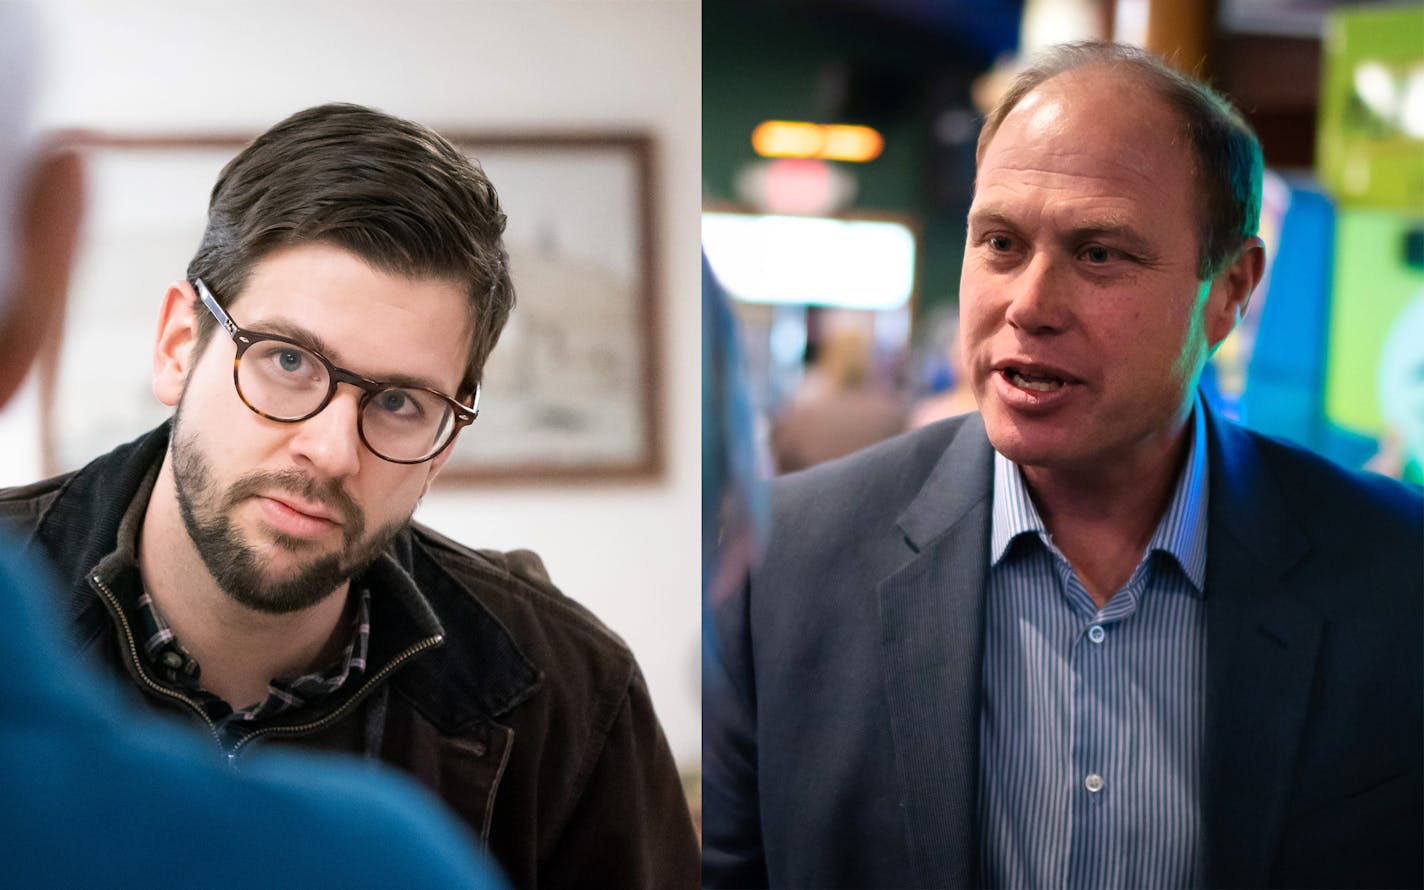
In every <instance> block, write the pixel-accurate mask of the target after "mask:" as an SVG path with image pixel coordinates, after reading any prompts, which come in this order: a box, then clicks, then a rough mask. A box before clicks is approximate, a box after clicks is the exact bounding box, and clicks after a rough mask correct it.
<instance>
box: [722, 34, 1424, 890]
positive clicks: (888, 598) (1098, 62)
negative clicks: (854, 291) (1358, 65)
mask: <svg viewBox="0 0 1424 890" xmlns="http://www.w3.org/2000/svg"><path fill="white" fill-rule="evenodd" d="M1261 169H1262V162H1261V152H1260V148H1259V145H1258V143H1257V140H1256V138H1255V136H1254V134H1253V133H1252V132H1251V130H1250V128H1249V126H1248V125H1247V124H1246V123H1245V122H1244V121H1243V120H1242V118H1241V117H1240V115H1239V114H1238V113H1237V112H1236V111H1235V110H1234V109H1233V108H1231V106H1230V105H1229V104H1228V103H1226V102H1225V101H1224V100H1223V99H1222V98H1221V97H1219V96H1218V95H1216V94H1215V93H1213V92H1212V91H1211V90H1210V89H1209V88H1207V87H1205V86H1203V85H1201V84H1200V83H1197V82H1195V81H1193V80H1191V79H1189V78H1186V77H1183V76H1182V75H1180V74H1179V73H1177V72H1175V71H1173V70H1172V69H1170V68H1168V67H1167V66H1165V65H1164V64H1162V63H1161V62H1160V61H1159V60H1158V59H1156V58H1153V57H1152V56H1150V55H1148V54H1146V53H1144V52H1141V51H1139V50H1136V49H1132V48H1127V47H1121V46H1116V45H1111V44H1098V43H1094V44H1080V45H1071V46H1063V47H1058V48H1055V49H1054V50H1052V51H1050V52H1049V53H1047V54H1046V55H1045V56H1043V57H1042V58H1041V59H1039V60H1038V61H1037V62H1036V63H1035V64H1033V65H1032V66H1031V67H1030V68H1028V69H1027V70H1026V71H1025V72H1024V73H1023V74H1021V75H1020V76H1019V77H1018V78H1017V80H1016V81H1015V82H1014V84H1013V85H1012V86H1011V88H1010V89H1009V91H1008V92H1007V94H1006V95H1005V96H1004V98H1003V99H1002V100H1001V102H1000V103H999V105H998V106H997V107H996V108H995V109H994V111H993V112H992V113H991V114H990V115H989V118H988V120H987V122H986V124H985V126H984V129H983V131H982V134H981V137H980V142H979V151H978V171H977V177H976V182H975V194H974V200H973V204H972V206H971V209H970V212H969V220H968V239H967V244H966V249H965V257H964V266H963V272H962V280H961V287H960V294H961V306H960V309H961V320H962V345H963V352H964V356H965V358H966V361H967V365H968V373H969V377H970V379H971V382H972V386H973V389H974V393H975V397H976V400H977V403H978V406H979V411H978V412H976V413H972V414H969V415H965V416H963V417H960V418H956V419H951V420H947V421H943V422H941V423H939V424H935V425H933V426H930V427H927V428H925V429H923V430H921V431H918V432H916V433H913V434H910V435H907V436H904V437H901V438H899V439H896V440H892V441H891V442H889V443H886V444H883V445H880V446H876V447H874V448H871V449H869V450H866V451H863V452H860V453H859V454H857V455H853V456H851V457H849V458H847V459H845V460H842V461H838V462H835V463H832V464H829V465H826V466H824V467H821V468H817V469H814V470H811V471H808V472H806V473H803V474H799V475H793V476H791V477H788V478H786V479H784V480H781V481H779V482H778V483H776V484H775V485H774V486H773V489H772V500H773V526H772V532H771V539H770V543H769V547H768V552H767V555H766V557H765V560H764V562H763V564H762V566H761V567H760V568H759V569H756V570H754V571H753V572H752V575H751V578H750V580H749V582H748V584H747V585H746V586H745V587H744V588H743V590H742V591H741V593H740V595H739V596H737V597H733V598H731V599H730V600H729V601H727V602H725V603H722V604H720V605H719V607H718V609H717V612H716V616H715V622H716V625H715V626H716V640H717V641H718V644H719V647H720V648H719V650H718V655H719V661H718V662H717V669H716V670H715V671H714V673H713V674H712V676H710V677H709V681H708V690H707V714H706V748H705V752H706V760H707V763H706V780H705V788H704V807H705V830H706V835H705V838H706V847H705V858H704V877H705V879H706V881H707V883H708V884H709V885H712V886H768V885H770V886H785V887H803V886H817V887H911V886H914V887H950V886H978V885H984V886H1014V887H1070V886H1071V887H1196V886H1232V887H1246V886H1293V887H1298V886H1419V885H1420V883H1421V878H1424V874H1421V843H1420V838H1421V837H1424V820H1421V757H1424V754H1422V753H1421V752H1424V734H1421V702H1424V690H1421V678H1424V657H1422V656H1421V650H1424V646H1421V641H1420V628H1421V626H1424V615H1421V602H1424V591H1422V590H1421V577H1420V567H1421V564H1424V523H1422V522H1421V520H1422V519H1424V507H1421V498H1420V494H1419V492H1418V491H1417V490H1416V489H1412V488H1408V487H1406V486H1404V485H1401V484H1398V483H1395V482H1392V481H1390V480H1386V479H1384V478H1381V477H1374V476H1367V475H1362V474H1357V473H1352V472H1348V471H1346V470H1344V469H1341V468H1339V467H1337V466H1334V465H1332V464H1330V463H1328V462H1326V461H1324V460H1322V459H1320V458H1318V457H1316V456H1314V455H1312V454H1310V453H1308V452H1305V451H1302V450H1300V449H1297V448H1294V447H1292V446H1290V445H1287V444H1284V443H1282V442H1278V441H1275V440H1271V439H1268V438H1265V437H1262V436H1259V435H1256V434H1254V433H1251V432H1248V431H1246V430H1244V429H1242V428H1240V427H1237V426H1235V425H1233V424H1231V423H1229V422H1227V421H1225V420H1223V419H1222V418H1221V417H1220V416H1218V415H1217V414H1216V413H1215V412H1213V411H1212V409H1211V408H1210V407H1209V406H1207V405H1206V404H1205V403H1204V402H1203V401H1202V399H1201V397H1200V396H1199V395H1198V390H1197V383H1198V380H1199V378H1200V375H1201V371H1202V367H1203V365H1204V363H1205V362H1206V360H1207V358H1208V357H1209V356H1210V354H1211V352H1212V350H1214V349H1215V348H1216V347H1217V346H1218V345H1219V344H1220V343H1221V341H1222V340H1223V339H1224V338H1225V337H1226V336H1227V335H1228V334H1229V333H1230V332H1231V330H1232V328H1233V327H1234V325H1235V324H1236V323H1237V321H1238V320H1239V318H1240V317H1241V314H1242V312H1243V311H1244V309H1245V307H1246V303H1247V300H1248V299H1249V298H1250V295H1251V292H1252V290H1253V288H1254V287H1255V286H1256V284H1257V283H1258V282H1259V280H1260V278H1261V274H1262V268H1263V264H1264V257H1263V248H1262V243H1261V241H1260V239H1259V238H1257V237H1256V227H1257V221H1258V216H1259V210H1260V188H1261Z"/></svg>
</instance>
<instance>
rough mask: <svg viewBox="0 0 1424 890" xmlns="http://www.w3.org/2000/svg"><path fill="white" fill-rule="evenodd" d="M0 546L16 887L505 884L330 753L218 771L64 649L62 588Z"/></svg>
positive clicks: (393, 791) (429, 808)
mask: <svg viewBox="0 0 1424 890" xmlns="http://www.w3.org/2000/svg"><path fill="white" fill-rule="evenodd" d="M18 553H19V551H18V548H17V547H14V546H11V542H10V540H9V539H8V538H7V537H5V536H3V535H0V651H3V652H4V653H5V654H6V658H7V661H8V664H7V667H6V669H5V670H4V671H3V672H0V788H3V789H4V808H3V810H2V811H0V856H3V858H4V861H5V866H4V879H3V881H0V883H3V884H4V885H5V886H7V887H151V886H154V885H155V884H164V883H168V884H173V885H175V886H179V887H212V888H226V887H231V888H234V890H236V888H244V890H246V888H251V887H263V888H277V887H290V888H302V890H310V888H313V887H370V888H386V887H471V888H490V890H496V888H503V887H505V886H506V885H505V883H504V881H503V880H501V879H500V878H499V877H498V875H497V874H496V873H495V872H494V871H493V870H492V868H491V867H489V866H486V865H484V864H482V863H481V862H480V861H477V859H476V854H475V849H474V848H475V844H476V843H477V841H476V840H475V839H473V838H471V837H469V836H467V835H465V834H464V833H463V832H462V831H461V830H460V829H458V828H457V827H456V826H455V823H454V822H453V821H451V818H450V817H447V816H446V815H445V813H444V810H443V808H442V807H441V805H440V804H439V803H438V802H437V801H436V800H435V799H433V798H432V797H430V796H429V795H428V794H426V793H425V792H423V791H421V790H419V789H418V788H416V786H415V785H414V784H413V783H411V782H410V781H408V780H406V779H403V778H398V777H397V776H396V775H395V774H394V773H391V772H388V771H387V770H386V769H385V768H383V767H379V766H376V765H374V764H365V763H362V762H360V761H356V760H351V761H349V762H348V761H345V760H341V761H338V760H337V758H335V757H333V756H331V755H314V754H312V755H308V754H296V753H285V752H284V753H277V752H263V753H260V754H255V755H254V756H253V757H252V758H251V759H250V760H246V761H244V763H243V766H242V769H241V770H240V771H237V770H233V769H231V768H229V767H227V766H224V765H221V764H219V763H218V761H217V760H216V759H215V757H214V756H213V750H212V747H211V745H210V744H206V743H204V742H203V741H202V740H200V739H199V738H198V737H197V736H195V735H192V734H191V732H190V731H189V730H188V729H187V728H186V727H181V726H179V725H177V724H172V723H170V722H169V721H168V720H164V719H160V718H158V717H156V716H153V715H151V714H149V713H147V712H144V711H140V710H138V709H136V708H135V707H134V706H133V705H132V704H131V703H130V702H129V701H127V700H120V698H119V693H118V690H117V689H116V688H114V687H113V686H112V685H111V684H110V682H109V680H108V679H107V678H104V677H101V676H99V675H98V674H97V673H91V672H90V670H89V669H88V667H87V666H85V665H82V664H78V663H76V661H75V659H74V656H73V655H72V654H71V653H70V650H69V647H67V646H64V645H62V644H61V640H62V637H61V631H60V624H59V621H58V620H57V618H56V616H54V615H52V614H51V613H50V606H51V602H52V601H53V599H54V597H52V596H50V595H46V590H47V588H48V587H49V586H50V585H51V583H52V579H51V578H50V576H49V574H48V573H47V572H45V571H44V570H43V569H41V568H40V567H38V566H36V565H34V564H32V563H29V562H28V561H26V560H24V559H22V558H21V557H20V556H19V555H18Z"/></svg>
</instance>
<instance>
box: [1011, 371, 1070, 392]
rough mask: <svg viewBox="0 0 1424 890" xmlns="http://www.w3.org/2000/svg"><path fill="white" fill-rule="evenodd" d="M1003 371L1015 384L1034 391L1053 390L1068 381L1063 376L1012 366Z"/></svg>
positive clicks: (1020, 387)
mask: <svg viewBox="0 0 1424 890" xmlns="http://www.w3.org/2000/svg"><path fill="white" fill-rule="evenodd" d="M1001 373H1002V374H1003V375H1004V378H1005V379H1006V380H1008V381H1009V382H1010V383H1012V384H1013V385H1014V386H1017V387H1018V388H1019V389H1027V390H1030V391H1032V392H1053V391H1055V390H1059V389H1062V388H1063V387H1064V385H1066V384H1067V383H1068V381H1066V380H1064V379H1063V378H1062V377H1056V376H1054V375H1052V374H1042V373H1039V374H1031V373H1029V372H1027V371H1023V370H1020V369H1019V368H1015V367H1012V366H1010V367H1007V368H1004V369H1003V371H1002V372H1001Z"/></svg>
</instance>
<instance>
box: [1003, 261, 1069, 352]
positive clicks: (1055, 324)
mask: <svg viewBox="0 0 1424 890" xmlns="http://www.w3.org/2000/svg"><path fill="white" fill-rule="evenodd" d="M1069 289H1070V283H1069V281H1068V277H1067V272H1066V271H1065V270H1064V269H1062V268H1061V267H1060V265H1059V264H1058V263H1056V262H1055V260H1054V259H1053V257H1052V256H1050V255H1049V254H1047V253H1044V252H1039V253H1036V254H1034V255H1033V257H1032V258H1031V259H1030V260H1029V262H1028V263H1027V264H1026V265H1024V266H1023V267H1021V269H1020V271H1019V273H1018V274H1017V275H1015V276H1014V278H1013V280H1012V281H1011V282H1009V283H1008V285H1007V295H1008V300H1009V303H1008V306H1007V307H1006V309H1005V310H1004V319H1005V320H1006V321H1007V322H1008V323H1009V325H1010V326H1011V327H1014V328H1017V329H1018V330H1020V331H1023V332H1024V333H1026V334H1053V333H1058V332H1060V331H1063V330H1065V329H1066V328H1067V327H1068V326H1069V325H1070V324H1071V323H1072V319H1073V311H1072V301H1071V294H1070V293H1069Z"/></svg>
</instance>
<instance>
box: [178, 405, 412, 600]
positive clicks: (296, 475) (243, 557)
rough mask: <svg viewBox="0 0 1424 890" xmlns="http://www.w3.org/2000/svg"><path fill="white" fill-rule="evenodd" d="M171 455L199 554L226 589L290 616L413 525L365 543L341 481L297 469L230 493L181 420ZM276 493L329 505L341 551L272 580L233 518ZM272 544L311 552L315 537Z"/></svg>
mask: <svg viewBox="0 0 1424 890" xmlns="http://www.w3.org/2000/svg"><path fill="white" fill-rule="evenodd" d="M179 413H180V415H181V411H180V412H179ZM180 419H181V418H180ZM171 456H172V459H173V480H174V488H175V489H176V491H177V496H178V510H179V512H180V513H181V514H182V516H183V524H184V525H185V526H186V527H187V529H188V537H189V538H191V539H192V541H193V546H194V547H195V548H197V551H198V556H199V557H201V558H202V560H203V564H204V565H205V566H207V569H208V573H209V574H211V575H212V576H213V580H214V581H216V582H217V585H218V587H219V589H221V590H222V591H223V592H224V593H226V594H227V595H228V596H229V597H231V598H232V599H233V600H234V601H236V602H238V603H240V604H242V605H243V606H246V607H248V608H249V609H253V610H255V611H258V612H264V613H266V614H269V615H286V614H290V613H292V612H300V611H302V610H303V609H306V608H309V607H311V606H314V605H316V604H317V603H319V602H321V601H322V600H324V599H326V598H327V597H328V596H330V595H331V594H332V593H334V592H335V591H336V588H338V587H339V586H341V585H342V584H343V583H345V582H346V581H348V580H350V579H351V578H352V577H353V576H355V575H357V574H359V573H361V572H362V571H364V570H365V569H366V568H367V567H368V566H369V565H371V563H373V562H375V560H376V558H377V557H378V556H379V555H380V554H381V551H383V550H385V549H386V545H388V544H389V543H390V542H391V540H392V539H393V538H394V537H395V536H396V535H397V534H399V533H400V531H401V530H402V529H404V528H405V526H406V525H407V524H408V523H409V522H410V518H409V517H407V518H405V519H402V520H397V521H395V522H392V523H390V524H388V525H386V526H384V527H382V528H381V529H379V530H378V531H377V532H376V533H375V534H373V535H371V537H369V538H366V539H365V540H363V539H362V533H363V532H364V530H365V527H366V523H365V518H364V517H363V516H362V514H361V510H360V508H359V507H357V506H356V504H355V502H353V501H352V500H351V496H350V495H348V494H347V493H346V492H345V490H344V489H342V487H341V483H340V482H339V481H338V480H334V479H333V480H328V482H327V483H326V484H321V483H319V482H317V481H316V480H315V479H313V478H311V477H310V476H307V475H305V474H304V473H301V472H299V471H297V470H285V471H281V472H266V473H264V472H257V473H250V474H248V475H246V476H243V477H242V478H241V479H239V480H237V481H236V482H235V483H233V484H232V486H231V487H230V488H228V490H227V491H226V492H219V491H218V490H217V486H216V484H215V483H214V482H213V481H212V471H211V468H210V467H209V466H208V462H207V459H206V458H205V456H204V455H203V453H202V450H201V449H200V448H199V446H198V443H197V437H196V436H186V437H185V436H182V435H181V432H180V428H179V426H178V425H177V423H176V422H175V426H174V432H173V443H172V446H171ZM276 491H288V492H292V493H294V494H297V495H299V496H301V497H302V498H305V499H306V500H309V501H313V502H315V503H318V504H324V505H326V506H328V507H330V508H332V509H334V510H336V511H337V512H338V514H339V515H340V517H341V520H342V526H341V527H342V537H343V540H342V546H341V549H340V550H339V551H337V552H336V553H329V554H327V555H325V556H321V557H319V558H317V559H315V560H314V561H312V562H309V563H307V564H306V565H304V566H301V567H299V568H297V569H296V570H295V573H294V574H293V575H291V576H290V577H287V578H274V577H272V575H271V572H270V569H271V564H270V561H269V560H266V559H264V558H262V557H261V556H259V555H258V554H257V552H256V551H255V550H254V549H253V548H252V547H250V546H249V545H248V544H247V543H246V542H245V541H243V539H242V536H241V534H240V533H239V532H238V530H237V529H236V528H235V527H234V526H233V524H232V519H231V518H230V517H231V515H232V511H233V510H234V509H235V508H236V507H237V506H238V505H239V504H241V503H242V502H243V501H245V500H247V499H249V498H251V497H252V496H254V495H257V494H259V493H263V492H268V493H270V492H276ZM272 542H273V543H274V544H275V545H276V546H277V547H279V548H281V549H283V550H286V551H288V552H290V553H294V554H295V553H300V552H301V551H303V550H309V549H312V545H311V544H310V543H309V542H307V541H304V540H302V539H300V538H295V537H292V536H291V535H285V534H281V533H276V534H274V535H273V537H272Z"/></svg>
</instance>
